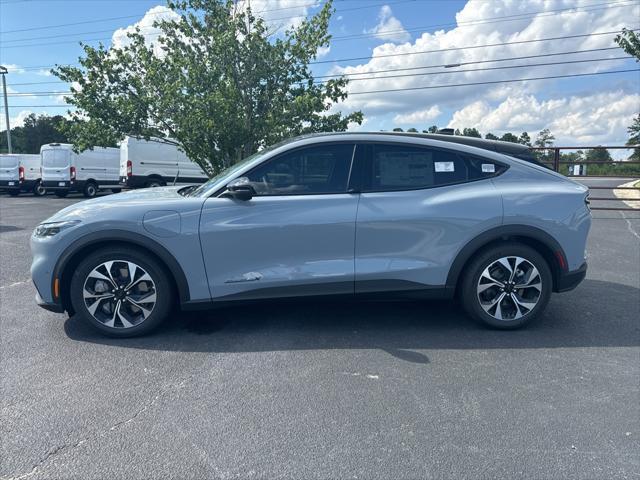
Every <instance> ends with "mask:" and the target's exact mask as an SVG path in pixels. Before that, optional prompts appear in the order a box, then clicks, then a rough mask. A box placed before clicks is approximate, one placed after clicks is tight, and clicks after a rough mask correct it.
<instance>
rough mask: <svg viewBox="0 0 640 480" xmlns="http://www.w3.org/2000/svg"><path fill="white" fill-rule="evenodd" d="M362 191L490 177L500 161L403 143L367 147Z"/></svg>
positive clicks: (413, 187) (413, 186)
mask: <svg viewBox="0 0 640 480" xmlns="http://www.w3.org/2000/svg"><path fill="white" fill-rule="evenodd" d="M369 151H370V161H368V162H365V171H364V177H365V179H364V184H365V188H364V189H365V191H366V190H368V191H391V190H416V189H421V188H430V187H437V186H442V185H450V184H456V183H463V182H467V181H473V180H478V179H482V178H486V177H492V176H495V175H497V174H499V173H501V172H502V171H503V170H504V167H503V166H502V165H500V164H497V163H495V162H492V161H490V160H486V159H482V158H479V157H470V156H469V157H467V156H460V155H459V154H458V153H456V152H452V151H447V150H438V149H430V148H422V147H414V146H405V145H397V144H395V145H372V146H369Z"/></svg>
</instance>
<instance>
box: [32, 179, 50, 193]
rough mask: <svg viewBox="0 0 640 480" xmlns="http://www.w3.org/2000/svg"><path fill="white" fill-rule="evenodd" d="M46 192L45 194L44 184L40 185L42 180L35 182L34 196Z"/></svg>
mask: <svg viewBox="0 0 640 480" xmlns="http://www.w3.org/2000/svg"><path fill="white" fill-rule="evenodd" d="M46 194H47V190H46V189H45V188H44V185H42V182H38V183H36V184H35V186H34V187H33V195H34V196H35V197H42V196H44V195H46Z"/></svg>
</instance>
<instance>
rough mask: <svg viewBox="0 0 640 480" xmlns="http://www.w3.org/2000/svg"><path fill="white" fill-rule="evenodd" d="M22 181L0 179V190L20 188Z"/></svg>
mask: <svg viewBox="0 0 640 480" xmlns="http://www.w3.org/2000/svg"><path fill="white" fill-rule="evenodd" d="M22 184H23V182H20V181H19V180H0V188H1V189H2V190H15V189H18V188H22Z"/></svg>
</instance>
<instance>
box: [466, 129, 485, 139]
mask: <svg viewBox="0 0 640 480" xmlns="http://www.w3.org/2000/svg"><path fill="white" fill-rule="evenodd" d="M462 135H464V136H465V137H476V138H482V135H480V132H479V131H478V130H477V129H476V128H464V129H463V130H462Z"/></svg>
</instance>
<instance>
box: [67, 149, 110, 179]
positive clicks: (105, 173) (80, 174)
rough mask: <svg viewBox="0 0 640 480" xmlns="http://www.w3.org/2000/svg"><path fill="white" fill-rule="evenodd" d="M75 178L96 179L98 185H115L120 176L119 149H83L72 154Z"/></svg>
mask: <svg viewBox="0 0 640 480" xmlns="http://www.w3.org/2000/svg"><path fill="white" fill-rule="evenodd" d="M73 163H74V166H75V167H76V180H77V181H79V182H85V181H87V180H96V181H97V182H98V184H99V185H117V184H118V182H119V180H120V177H119V172H120V150H119V149H118V148H100V147H96V148H94V149H93V150H85V151H84V152H81V153H79V154H77V155H75V154H74V155H73Z"/></svg>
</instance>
